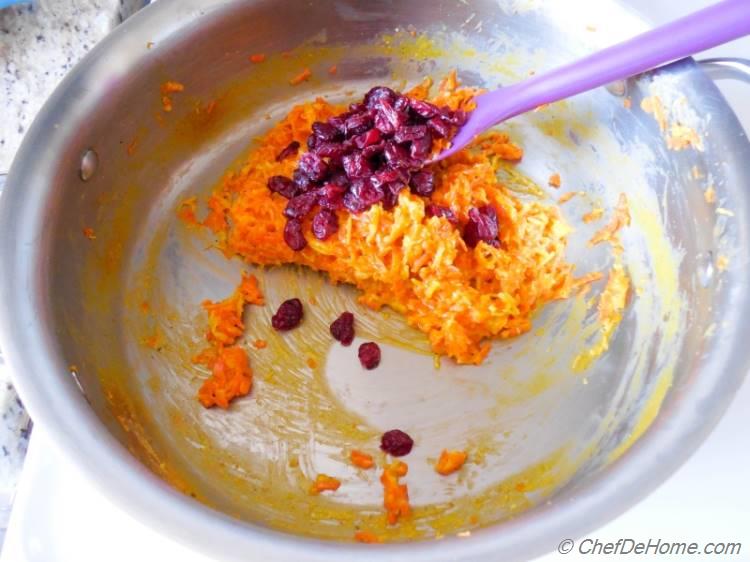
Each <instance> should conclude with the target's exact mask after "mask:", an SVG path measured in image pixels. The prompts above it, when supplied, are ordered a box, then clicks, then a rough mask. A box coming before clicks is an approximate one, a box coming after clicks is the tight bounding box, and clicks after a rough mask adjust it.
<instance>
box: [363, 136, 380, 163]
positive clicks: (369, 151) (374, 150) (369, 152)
mask: <svg viewBox="0 0 750 562" xmlns="http://www.w3.org/2000/svg"><path fill="white" fill-rule="evenodd" d="M374 130H376V131H377V129H374ZM384 149H385V143H384V142H379V143H376V144H371V145H370V146H366V147H365V148H364V149H363V150H362V156H364V157H365V158H367V159H368V160H370V159H371V158H375V157H376V156H380V155H381V154H383V150H384Z"/></svg>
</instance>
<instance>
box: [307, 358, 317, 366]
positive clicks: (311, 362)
mask: <svg viewBox="0 0 750 562" xmlns="http://www.w3.org/2000/svg"><path fill="white" fill-rule="evenodd" d="M307 366H308V367H310V368H311V369H315V368H316V367H317V366H318V362H317V361H316V360H315V359H314V358H313V357H308V358H307Z"/></svg>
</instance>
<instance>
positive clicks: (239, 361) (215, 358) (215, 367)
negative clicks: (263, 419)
mask: <svg viewBox="0 0 750 562" xmlns="http://www.w3.org/2000/svg"><path fill="white" fill-rule="evenodd" d="M264 302H265V300H264V298H263V294H262V293H261V292H260V289H259V288H258V280H257V279H256V278H255V276H253V275H248V274H247V273H244V272H243V274H242V281H241V282H240V284H239V286H238V287H237V288H236V289H235V291H234V293H233V294H232V296H230V297H229V298H226V299H224V300H223V301H220V302H212V301H205V302H204V303H203V308H204V309H205V310H206V312H208V332H207V333H206V339H207V340H208V342H209V343H210V344H211V346H212V347H210V348H208V349H206V350H204V351H203V352H201V353H200V354H198V355H197V356H196V357H194V358H193V363H197V364H204V365H207V366H208V367H210V368H211V376H210V377H209V378H208V379H206V380H205V381H204V382H203V385H202V386H201V388H200V390H199V391H198V400H199V401H200V403H201V404H203V406H204V407H206V408H211V407H213V406H219V407H220V408H224V409H226V408H229V403H230V402H231V401H232V400H234V399H235V398H238V397H240V396H245V395H247V394H249V393H250V390H251V388H252V385H253V371H252V369H251V368H250V359H249V358H248V356H247V352H246V351H245V350H244V349H242V348H240V347H227V346H233V345H234V344H235V343H236V342H237V340H238V339H239V338H240V337H241V336H242V334H243V332H244V330H245V325H244V323H243V322H242V313H243V311H244V308H245V305H247V304H254V305H258V306H260V305H263V304H264Z"/></svg>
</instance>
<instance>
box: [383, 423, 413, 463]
mask: <svg viewBox="0 0 750 562" xmlns="http://www.w3.org/2000/svg"><path fill="white" fill-rule="evenodd" d="M412 447H414V440H413V439H412V438H411V437H409V435H408V434H406V433H404V432H403V431H401V430H400V429H391V430H390V431H386V432H385V433H384V434H383V436H382V437H381V438H380V448H381V449H382V450H383V451H385V452H386V453H388V454H389V455H393V456H394V457H403V456H404V455H408V454H409V453H411V449H412Z"/></svg>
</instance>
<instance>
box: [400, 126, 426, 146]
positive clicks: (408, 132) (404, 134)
mask: <svg viewBox="0 0 750 562" xmlns="http://www.w3.org/2000/svg"><path fill="white" fill-rule="evenodd" d="M426 135H427V126H426V125H411V126H406V125H405V126H403V127H400V128H399V129H398V130H397V131H396V134H395V135H393V140H394V141H396V142H398V143H402V142H408V141H413V140H417V139H421V138H423V137H424V136H426Z"/></svg>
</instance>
